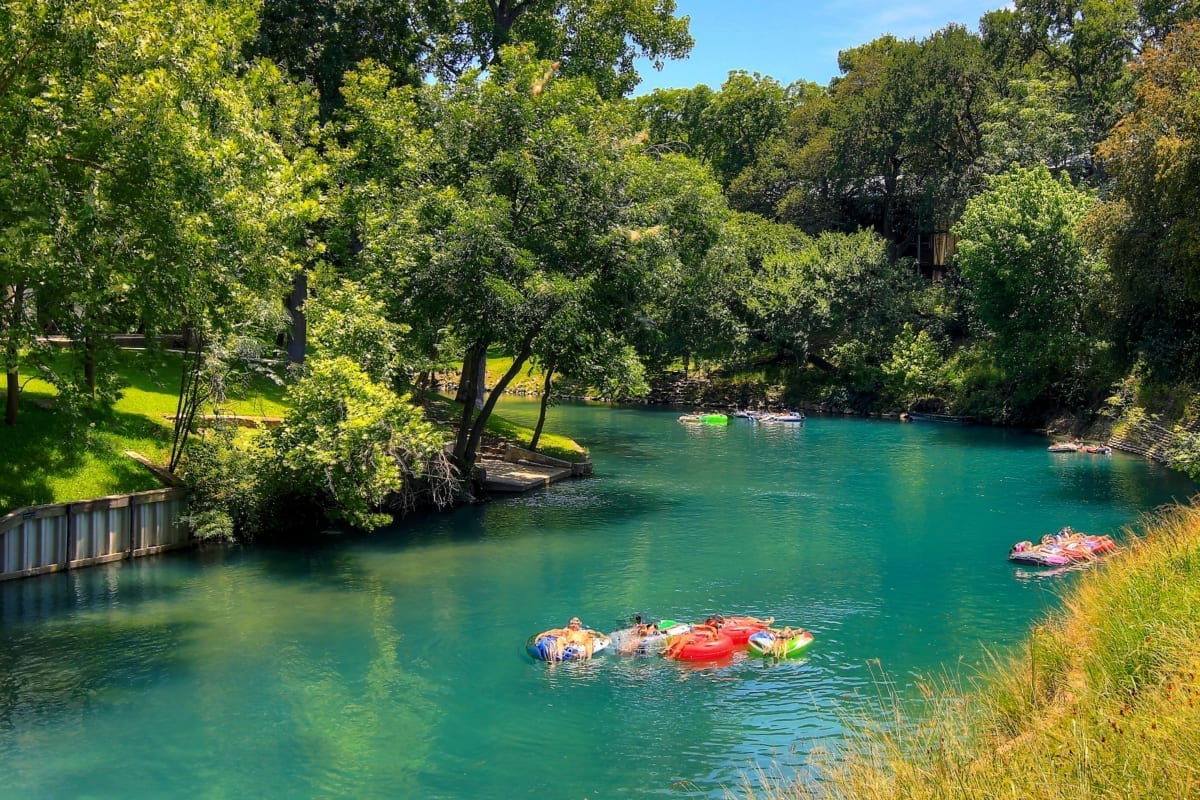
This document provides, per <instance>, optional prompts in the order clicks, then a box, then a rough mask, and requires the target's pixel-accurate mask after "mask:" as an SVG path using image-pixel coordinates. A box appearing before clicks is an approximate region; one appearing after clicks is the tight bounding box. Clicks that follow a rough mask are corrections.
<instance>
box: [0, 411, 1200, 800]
mask: <svg viewBox="0 0 1200 800" xmlns="http://www.w3.org/2000/svg"><path fill="white" fill-rule="evenodd" d="M502 412H503V413H505V414H506V415H507V416H510V417H513V418H516V419H521V420H525V421H531V420H533V419H534V417H535V415H536V405H535V404H533V403H523V402H520V401H506V402H505V403H504V404H503V406H502ZM678 413H679V412H678V411H665V410H648V409H631V408H610V407H607V406H583V405H566V406H560V407H557V408H555V409H553V411H552V417H551V421H550V423H549V427H550V429H552V430H555V431H559V432H564V433H569V434H570V435H572V436H573V437H574V438H576V439H578V440H579V441H581V442H583V443H585V444H586V445H587V446H588V447H589V448H590V450H591V453H592V457H593V460H594V462H595V466H596V475H595V477H593V478H590V479H584V480H578V481H571V482H567V483H563V484H559V485H557V486H555V487H553V488H551V489H550V490H546V491H538V492H535V493H532V494H529V495H525V496H521V497H514V498H510V499H502V500H497V501H494V502H491V503H487V504H483V505H480V506H475V507H471V508H464V509H459V510H457V511H455V512H454V513H451V514H444V515H432V514H431V515H427V516H421V517H419V518H416V519H413V520H410V521H409V522H408V523H407V524H405V525H404V526H403V527H402V528H397V529H394V530H385V531H380V532H377V533H375V534H373V535H370V536H357V535H356V536H350V535H346V536H332V537H330V540H329V541H328V542H326V543H322V544H321V545H319V546H314V547H306V548H304V549H302V550H296V549H290V550H289V549H276V548H266V547H254V548H218V549H208V550H203V551H199V552H195V553H183V554H171V555H168V556H164V557H157V558H152V559H142V560H139V561H137V562H130V563H125V564H120V565H114V566H110V567H101V568H96V569H90V570H80V571H77V572H74V573H68V574H59V575H49V576H44V577H40V578H33V579H28V580H23V581H16V582H10V583H7V584H3V585H0V797H4V798H9V797H12V798H17V797H20V798H27V797H39V798H40V797H62V798H68V797H89V798H130V797H180V798H183V797H187V798H201V797H202V798H264V797H314V798H326V797H354V798H374V797H379V798H422V800H425V799H432V798H472V799H478V800H487V799H490V798H524V797H538V798H592V800H597V799H598V798H609V797H618V796H619V797H629V796H647V797H652V796H662V797H715V798H719V797H723V796H724V795H725V794H726V792H733V793H735V794H736V793H737V792H739V791H740V788H741V787H742V786H743V781H744V780H746V776H751V780H753V775H754V774H755V773H756V772H757V771H758V770H765V771H767V772H769V773H775V774H782V775H793V774H796V773H800V774H804V773H805V770H806V765H807V758H808V754H809V753H810V752H811V751H812V749H813V748H814V747H818V746H821V747H829V746H836V744H837V742H838V737H839V735H840V734H841V733H842V721H843V720H844V719H845V718H846V715H847V714H854V713H863V711H864V709H866V708H868V707H869V702H870V698H872V697H876V696H878V695H879V693H880V692H881V691H887V692H890V691H895V692H896V693H898V694H899V695H900V696H901V697H915V696H916V691H915V689H914V687H915V684H916V682H917V681H918V679H919V678H920V677H922V676H934V677H936V676H939V675H942V674H947V673H948V674H951V675H967V674H971V673H972V671H973V670H975V669H976V667H977V666H978V665H980V664H982V663H984V662H985V661H986V656H987V654H988V653H989V652H998V651H1003V650H1004V649H1005V648H1009V647H1012V646H1014V645H1016V644H1017V643H1018V642H1020V641H1021V640H1022V638H1023V637H1024V636H1025V634H1026V632H1027V631H1028V630H1029V627H1030V625H1031V624H1033V623H1034V622H1035V621H1036V620H1037V619H1038V618H1039V617H1041V616H1042V615H1044V614H1046V613H1048V612H1049V611H1051V610H1052V609H1053V608H1054V607H1055V604H1056V598H1057V591H1058V590H1059V589H1061V587H1062V586H1064V585H1066V584H1067V583H1069V582H1070V581H1072V580H1074V579H1075V577H1076V576H1075V575H1073V574H1067V575H1057V576H1050V577H1044V571H1037V570H1032V571H1030V570H1021V569H1019V568H1016V567H1014V566H1013V565H1011V564H1009V563H1008V562H1007V561H1006V558H1005V557H1006V555H1007V552H1008V548H1009V546H1010V545H1011V544H1012V543H1013V542H1014V541H1016V540H1019V539H1026V538H1034V537H1037V536H1039V535H1041V534H1042V533H1046V532H1050V531H1053V530H1055V529H1057V528H1059V527H1061V526H1063V525H1072V526H1073V527H1075V528H1077V529H1080V530H1085V531H1089V532H1106V533H1114V534H1117V533H1119V532H1120V529H1121V527H1122V526H1123V525H1126V524H1128V523H1132V522H1134V521H1135V520H1137V518H1138V517H1139V515H1140V514H1141V513H1142V512H1144V511H1148V510H1151V509H1153V508H1154V507H1155V506H1157V505H1158V504H1160V503H1163V502H1167V501H1170V500H1172V499H1179V500H1183V499H1186V498H1187V497H1189V496H1190V495H1191V494H1192V492H1194V491H1195V488H1196V487H1195V485H1194V484H1192V483H1190V482H1188V481H1186V480H1183V479H1181V478H1179V477H1178V476H1176V475H1174V474H1171V473H1168V472H1166V471H1164V470H1162V469H1157V468H1155V467H1152V466H1150V465H1147V464H1146V463H1144V462H1142V461H1141V460H1138V459H1134V458H1128V457H1123V456H1121V455H1119V454H1118V455H1116V456H1112V457H1096V456H1083V455H1076V454H1050V453H1047V452H1046V440H1045V439H1042V438H1039V437H1035V436H1031V435H1026V434H1021V433H1017V432H1012V431H999V430H992V429H987V428H976V427H958V426H946V425H938V424H930V423H916V424H911V425H903V424H899V423H896V422H886V421H868V420H858V419H853V420H852V419H830V418H821V417H818V418H813V419H810V420H809V421H808V422H807V423H805V424H804V425H776V426H766V425H758V426H754V425H750V424H748V423H746V422H745V421H740V420H739V421H736V422H735V423H734V424H731V425H729V426H728V427H699V428H697V427H688V426H684V425H681V424H679V423H678V422H677V421H676V417H677V415H678ZM713 612H724V613H726V614H728V613H745V614H754V615H759V616H767V615H770V616H774V617H776V618H777V619H778V620H779V621H781V622H785V623H791V624H794V625H803V626H805V627H807V628H809V629H810V630H812V631H813V632H814V633H815V634H816V641H815V643H814V644H813V645H812V646H811V647H810V648H809V651H808V655H807V657H806V658H804V659H803V660H799V661H794V662H786V663H783V664H778V665H772V664H768V663H765V662H763V661H761V660H756V659H751V658H748V657H746V656H744V655H741V654H739V655H737V656H735V657H734V659H733V660H732V661H731V662H730V663H725V664H718V665H710V666H704V667H695V666H685V665H681V664H679V663H675V662H671V661H666V660H663V659H658V658H641V659H630V658H624V657H620V656H615V655H612V654H604V655H602V656H600V657H598V658H596V659H594V660H593V661H591V662H587V663H568V664H559V665H547V664H544V663H540V662H534V661H532V660H531V659H530V658H529V657H527V656H526V655H525V653H524V649H523V645H524V642H525V639H526V637H528V636H529V635H530V634H531V633H534V632H536V631H538V630H541V629H544V628H547V627H551V626H557V625H562V624H564V623H565V622H566V620H567V619H568V618H569V617H570V616H571V615H573V614H578V615H580V616H581V617H582V618H583V620H584V622H585V624H588V625H591V626H593V627H597V628H604V629H614V628H617V627H620V626H621V624H622V620H624V619H628V618H629V616H630V615H632V614H634V613H642V614H646V615H651V616H662V617H673V618H678V619H695V618H700V617H704V616H706V615H708V614H709V613H713ZM914 702H915V701H914Z"/></svg>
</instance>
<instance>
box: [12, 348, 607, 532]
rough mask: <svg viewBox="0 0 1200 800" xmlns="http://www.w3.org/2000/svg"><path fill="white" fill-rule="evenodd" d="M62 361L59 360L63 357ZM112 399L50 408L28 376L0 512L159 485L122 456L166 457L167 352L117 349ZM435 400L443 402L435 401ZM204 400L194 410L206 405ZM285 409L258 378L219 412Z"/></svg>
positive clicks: (174, 379)
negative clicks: (98, 406) (99, 406)
mask: <svg viewBox="0 0 1200 800" xmlns="http://www.w3.org/2000/svg"><path fill="white" fill-rule="evenodd" d="M63 359H64V360H63V363H62V364H61V365H60V366H61V367H62V368H64V369H65V368H68V366H69V365H68V364H67V363H66V361H65V359H66V356H65V355H64V357H63ZM116 367H117V381H118V383H119V385H120V386H121V387H122V388H121V389H120V397H119V399H118V400H117V401H116V403H114V404H113V407H112V408H111V409H110V410H91V411H89V410H81V411H80V412H79V414H78V415H76V416H71V415H68V414H65V413H63V411H62V409H60V408H58V407H56V402H57V401H56V396H57V390H56V389H55V388H54V386H53V385H51V384H50V383H48V382H46V381H44V380H41V379H40V378H38V377H32V376H30V375H28V374H26V375H23V376H22V382H23V383H24V385H25V389H24V391H23V392H22V393H21V407H20V408H21V410H20V418H19V419H18V423H17V425H16V426H14V427H10V426H7V425H0V453H3V454H4V457H3V458H2V459H0V515H2V514H5V513H7V512H9V511H11V510H13V509H15V508H20V507H22V506H28V505H38V504H42V503H65V502H71V501H74V500H86V499H90V498H93V497H102V496H104V495H110V494H124V493H127V492H137V491H142V490H146V489H155V488H159V487H160V486H161V485H162V484H161V483H160V482H159V481H158V479H157V478H155V477H154V475H152V474H151V473H150V472H149V471H148V470H147V469H146V468H145V467H143V466H142V465H140V464H138V463H137V462H136V461H134V460H132V459H130V458H128V457H127V456H125V454H124V453H125V451H126V450H135V451H137V452H139V453H142V454H144V455H146V456H147V457H149V458H150V459H151V460H153V461H155V462H157V463H160V464H163V463H166V461H167V459H168V457H169V455H170V447H171V421H170V420H169V419H168V417H170V416H171V415H173V414H174V413H175V408H176V392H177V391H178V387H179V373H180V368H181V366H180V359H179V357H178V356H176V355H172V354H168V353H164V354H151V353H145V352H138V351H122V352H120V353H118V354H117V365H116ZM438 402H442V401H438ZM213 410H214V409H213V408H212V407H211V405H210V407H208V408H206V409H203V411H202V413H211V412H212V411H213ZM435 410H436V412H437V413H436V416H438V418H440V419H448V420H457V419H458V415H459V413H460V411H461V409H460V408H456V407H454V405H453V403H449V402H445V403H444V404H443V406H442V407H440V408H437V409H435ZM287 411H288V404H287V402H286V399H285V397H284V387H283V386H281V385H279V384H276V383H274V382H273V381H270V380H267V379H266V378H263V377H257V378H255V379H253V380H250V381H248V382H246V383H245V384H244V385H242V386H238V387H234V388H233V389H232V390H231V392H230V396H229V397H228V399H227V400H226V401H225V402H223V403H222V404H221V412H222V413H225V414H240V415H247V416H283V415H284V414H286V413H287ZM488 431H489V432H490V433H492V434H494V435H496V436H501V437H503V438H505V439H508V440H510V441H513V442H515V443H518V444H525V445H527V444H528V443H529V440H530V439H531V438H532V435H533V431H532V430H531V429H529V428H525V427H523V426H519V425H515V424H513V423H512V422H510V421H508V420H505V419H503V418H501V417H496V416H495V415H493V417H492V418H491V419H490V420H489V422H488ZM538 449H539V450H541V451H542V452H545V453H546V454H547V455H552V456H556V457H559V458H564V459H567V460H570V461H579V460H582V459H583V458H586V454H585V453H584V451H583V449H582V448H581V447H580V446H579V445H578V444H576V443H575V442H573V441H572V440H570V439H568V438H567V437H565V436H559V435H555V434H551V433H544V434H543V435H542V440H541V443H540V445H539V448H538Z"/></svg>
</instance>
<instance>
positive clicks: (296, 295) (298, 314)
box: [286, 269, 308, 364]
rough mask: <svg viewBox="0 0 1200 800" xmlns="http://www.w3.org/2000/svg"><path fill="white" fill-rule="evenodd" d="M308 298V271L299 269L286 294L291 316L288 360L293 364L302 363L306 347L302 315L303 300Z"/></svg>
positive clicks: (306, 331)
mask: <svg viewBox="0 0 1200 800" xmlns="http://www.w3.org/2000/svg"><path fill="white" fill-rule="evenodd" d="M307 299H308V271H307V270H304V269H302V270H300V271H299V272H297V273H296V277H294V278H293V279H292V292H291V294H289V295H288V296H287V303H286V304H287V310H288V313H289V314H290V315H291V317H292V328H291V330H290V331H289V332H288V334H287V354H288V360H289V361H291V362H292V363H293V364H303V363H304V351H305V349H306V348H307V347H308V317H306V316H305V315H304V301H305V300H307Z"/></svg>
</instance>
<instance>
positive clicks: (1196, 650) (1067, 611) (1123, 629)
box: [749, 505, 1200, 800]
mask: <svg viewBox="0 0 1200 800" xmlns="http://www.w3.org/2000/svg"><path fill="white" fill-rule="evenodd" d="M1197 676H1200V509H1198V508H1197V507H1196V506H1194V505H1192V506H1187V507H1180V508H1175V509H1172V510H1169V511H1165V512H1163V514H1162V515H1161V516H1160V517H1159V518H1156V519H1155V520H1153V521H1152V523H1151V524H1150V525H1149V527H1148V529H1147V531H1146V532H1145V534H1144V537H1143V538H1141V539H1138V540H1135V541H1134V543H1133V545H1132V546H1131V547H1130V548H1129V550H1128V551H1127V552H1124V553H1120V554H1117V555H1116V556H1114V557H1112V558H1111V559H1109V560H1108V561H1107V562H1106V563H1105V564H1104V565H1103V566H1102V567H1101V568H1099V569H1095V570H1093V571H1091V572H1089V573H1088V574H1086V575H1084V576H1083V577H1082V579H1081V581H1080V582H1079V583H1078V584H1077V586H1076V587H1074V588H1073V589H1072V590H1070V591H1069V593H1068V594H1067V595H1066V597H1065V599H1064V604H1063V609H1062V610H1061V612H1059V613H1057V614H1055V615H1053V617H1052V618H1050V619H1048V620H1046V621H1045V622H1044V623H1043V624H1041V625H1039V626H1037V627H1036V628H1034V630H1033V631H1032V632H1031V635H1030V638H1029V641H1028V642H1027V645H1026V646H1025V647H1024V648H1023V649H1022V650H1021V652H1019V653H1017V654H1016V655H1013V656H1010V657H1005V658H1000V659H997V661H996V663H995V665H994V669H992V670H991V671H990V672H989V674H987V675H985V676H982V677H980V678H979V679H978V680H975V681H972V682H970V685H968V686H957V685H941V686H934V687H930V688H929V690H928V702H927V703H926V704H925V705H926V706H927V708H929V709H931V710H932V712H931V713H930V714H929V715H928V716H923V717H922V718H921V719H920V720H913V719H907V718H906V717H905V715H904V713H903V712H902V711H898V710H897V708H898V706H897V705H893V704H891V703H889V702H886V701H885V702H884V703H882V705H883V706H884V707H882V708H880V709H879V712H880V714H881V715H883V716H884V718H886V719H888V720H889V721H890V722H891V723H892V725H891V726H889V731H891V732H881V730H880V728H879V726H878V725H877V724H875V723H871V722H868V721H865V720H864V721H860V722H857V723H852V724H851V728H852V730H853V731H854V733H853V734H852V736H851V737H850V743H849V745H848V746H847V751H845V752H843V753H841V754H825V755H824V757H821V758H819V759H818V760H819V761H821V762H822V763H821V764H820V768H821V770H822V771H823V773H824V775H825V777H826V780H825V781H824V782H822V784H821V785H819V786H818V785H788V786H785V785H780V784H775V785H774V786H769V787H767V788H766V789H759V790H757V791H753V792H750V793H749V794H750V795H751V796H754V797H764V796H765V797H769V798H772V799H773V800H779V799H781V798H855V799H856V800H872V799H875V798H877V799H878V800H884V799H885V798H886V799H887V800H892V799H893V798H1053V799H1055V800H1057V799H1058V798H1061V799H1062V800H1067V799H1068V798H1071V800H1077V798H1185V797H1197V796H1200V679H1198V677H1197ZM878 721H879V720H876V723H877V722H878Z"/></svg>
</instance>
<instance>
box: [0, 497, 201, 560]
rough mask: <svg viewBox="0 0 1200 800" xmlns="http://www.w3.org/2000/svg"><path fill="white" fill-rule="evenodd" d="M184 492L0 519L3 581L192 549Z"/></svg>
mask: <svg viewBox="0 0 1200 800" xmlns="http://www.w3.org/2000/svg"><path fill="white" fill-rule="evenodd" d="M186 510H187V492H186V491H185V490H183V489H155V490H152V491H149V492H137V493H135V494H122V495H114V496H112V497H101V498H99V499H97V500H82V501H79V502H76V503H56V504H53V505H44V506H29V507H28V508H19V509H17V510H16V511H14V512H12V513H11V514H7V515H5V516H3V517H0V581H3V580H10V579H12V578H24V577H28V576H30V575H41V574H43V573H46V572H58V571H59V570H64V569H76V568H78V567H87V566H92V565H93V564H104V563H107V562H109V561H118V560H121V559H125V558H137V557H139V556H147V555H151V554H153V553H161V552H163V551H164V550H171V549H174V548H178V547H187V546H189V545H190V544H191V535H190V533H189V531H188V528H187V525H185V524H184V523H183V522H181V521H180V517H181V516H182V515H183V513H184V512H185V511H186Z"/></svg>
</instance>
